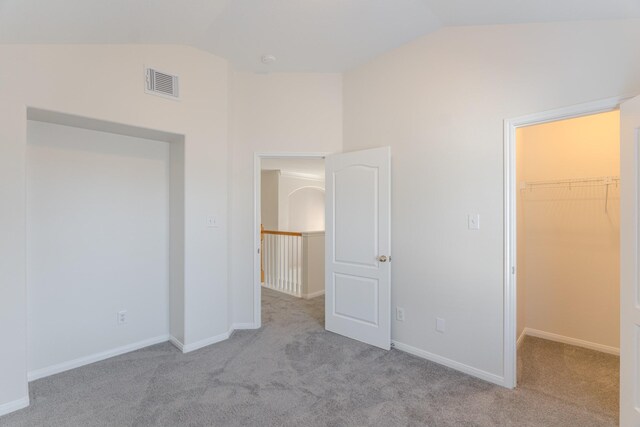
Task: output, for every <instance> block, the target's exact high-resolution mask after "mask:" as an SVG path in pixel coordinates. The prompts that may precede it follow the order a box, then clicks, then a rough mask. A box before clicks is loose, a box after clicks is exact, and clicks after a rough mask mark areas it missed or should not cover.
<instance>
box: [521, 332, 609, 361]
mask: <svg viewBox="0 0 640 427" xmlns="http://www.w3.org/2000/svg"><path fill="white" fill-rule="evenodd" d="M524 333H525V334H526V335H529V336H531V337H537V338H543V339H545V340H549V341H555V342H560V343H563V344H569V345H575V346H576V347H583V348H588V349H589V350H595V351H600V352H602V353H608V354H614V355H616V356H619V355H620V349H619V348H617V347H610V346H608V345H603V344H597V343H594V342H589V341H584V340H580V339H577V338H570V337H565V336H563V335H558V334H554V333H551V332H545V331H540V330H537V329H531V328H525V330H524Z"/></svg>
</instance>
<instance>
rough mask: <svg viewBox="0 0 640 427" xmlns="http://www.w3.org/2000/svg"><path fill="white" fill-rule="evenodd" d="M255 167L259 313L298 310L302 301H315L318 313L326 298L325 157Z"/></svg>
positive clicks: (272, 160) (275, 160)
mask: <svg viewBox="0 0 640 427" xmlns="http://www.w3.org/2000/svg"><path fill="white" fill-rule="evenodd" d="M259 162H260V165H259V170H260V173H259V179H260V185H259V188H260V192H259V194H257V196H258V197H259V202H260V204H259V206H260V208H259V213H260V218H259V222H258V224H259V233H260V251H259V252H260V253H259V255H260V262H259V265H260V273H259V280H260V292H261V294H262V295H261V298H260V301H261V313H262V312H266V313H269V312H270V310H271V308H272V306H276V305H278V303H286V304H299V303H301V300H314V301H313V303H312V304H315V305H317V306H318V307H317V310H316V311H318V312H321V311H322V310H323V308H324V299H323V298H322V296H323V295H324V293H325V290H324V286H325V280H324V270H325V269H324V257H325V176H324V175H325V172H324V157H322V156H313V157H295V156H288V157H271V156H269V157H267V156H264V157H260V158H259ZM284 295H287V296H288V297H285V296H284ZM291 297H293V298H291ZM265 305H267V306H268V307H265Z"/></svg>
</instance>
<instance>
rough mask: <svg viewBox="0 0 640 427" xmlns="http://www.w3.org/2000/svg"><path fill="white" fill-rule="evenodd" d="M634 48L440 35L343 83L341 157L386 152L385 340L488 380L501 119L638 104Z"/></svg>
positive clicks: (515, 34)
mask: <svg viewBox="0 0 640 427" xmlns="http://www.w3.org/2000/svg"><path fill="white" fill-rule="evenodd" d="M639 43H640V22H638V21H637V20H636V21H611V22H597V23H595V22H576V23H553V24H527V25H504V26H483V27H459V28H448V29H443V30H440V31H438V32H436V33H434V34H431V35H428V36H425V37H422V38H420V39H418V40H416V41H414V42H412V43H409V44H407V45H405V46H403V47H401V48H399V49H396V50H394V51H391V52H389V53H387V54H385V55H382V56H381V57H379V58H377V59H374V60H373V61H371V62H369V63H368V64H365V65H363V66H360V67H357V68H355V69H353V70H351V71H349V72H347V73H346V74H345V76H344V138H345V139H344V146H345V150H346V151H350V150H357V149H364V148H370V147H377V146H384V145H390V146H391V152H392V168H393V170H392V185H393V188H392V191H393V199H392V200H393V208H392V218H393V223H392V232H393V254H392V255H393V277H392V279H393V286H392V303H393V305H394V306H396V305H397V306H401V307H403V308H404V309H405V321H404V322H396V321H394V322H393V325H392V336H393V339H394V340H397V341H399V342H402V343H405V344H408V345H410V346H413V347H414V348H416V349H418V350H420V351H422V354H423V355H426V356H427V357H432V358H434V357H440V358H444V359H439V360H440V361H443V360H444V361H446V360H447V359H448V362H447V363H450V362H457V364H456V366H457V367H458V368H461V369H465V370H467V371H469V372H472V373H474V374H476V375H480V376H483V377H485V378H488V379H490V380H494V381H496V382H500V381H501V378H502V377H503V320H504V319H503V309H504V306H503V289H504V283H503V268H504V266H503V249H504V248H503V237H504V235H503V232H504V218H503V120H504V119H507V118H512V117H518V116H521V115H524V114H529V113H533V112H539V111H546V110H551V109H554V108H559V107H562V106H569V105H574V104H579V103H583V102H587V101H590V100H596V99H603V98H607V97H612V96H617V95H633V94H635V93H640V56H639V55H638V54H637V46H638V44H639ZM471 212H478V213H479V214H480V224H481V229H480V230H478V231H470V230H468V229H467V214H468V213H471ZM436 317H442V318H444V319H445V320H446V332H445V333H444V334H441V333H437V332H436V331H435V323H436V322H435V318H436ZM469 349H474V350H473V351H469Z"/></svg>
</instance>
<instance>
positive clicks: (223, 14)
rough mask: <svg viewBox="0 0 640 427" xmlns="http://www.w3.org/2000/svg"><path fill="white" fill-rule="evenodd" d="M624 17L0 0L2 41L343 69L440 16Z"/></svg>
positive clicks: (288, 1) (638, 0)
mask: <svg viewBox="0 0 640 427" xmlns="http://www.w3.org/2000/svg"><path fill="white" fill-rule="evenodd" d="M625 18H640V0H0V43H180V44H187V45H191V46H194V47H197V48H200V49H203V50H206V51H209V52H212V53H215V54H217V55H220V56H223V57H225V58H227V59H229V60H230V61H231V62H232V63H233V64H234V65H235V66H236V67H238V68H240V69H245V70H252V71H258V72H264V71H318V72H319V71H322V72H340V71H344V70H346V69H348V68H351V67H353V66H355V65H357V64H359V63H361V62H363V61H366V60H367V59H369V58H371V57H373V56H375V55H378V54H380V53H382V52H384V51H386V50H389V49H392V48H395V47H397V46H400V45H402V44H404V43H406V42H408V41H410V40H412V39H414V38H416V37H418V36H421V35H424V34H427V33H429V32H432V31H435V30H437V29H438V28H441V27H443V26H457V25H489V24H509V23H527V22H552V21H572V20H600V19H625ZM264 54H271V55H273V56H275V57H276V59H277V60H276V61H275V62H274V63H272V64H270V65H265V64H263V63H262V62H261V60H260V58H261V56H262V55H264Z"/></svg>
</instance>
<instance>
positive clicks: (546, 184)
mask: <svg viewBox="0 0 640 427" xmlns="http://www.w3.org/2000/svg"><path fill="white" fill-rule="evenodd" d="M619 184H620V177H619V176H599V177H592V178H574V179H555V180H548V181H522V182H520V190H521V191H523V190H533V189H535V188H577V187H597V186H602V185H606V186H607V187H608V186H609V185H616V186H617V185H619Z"/></svg>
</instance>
